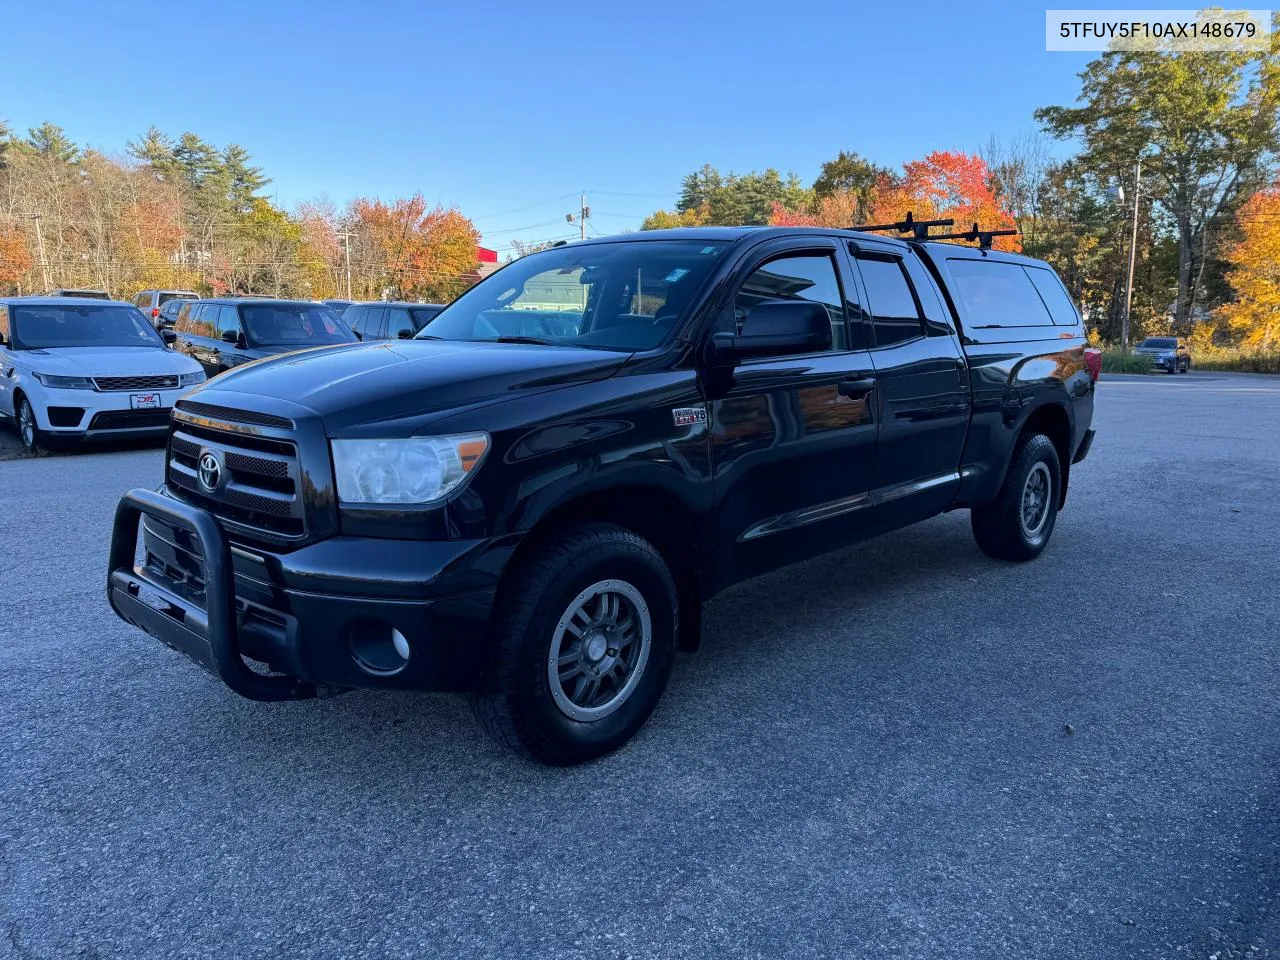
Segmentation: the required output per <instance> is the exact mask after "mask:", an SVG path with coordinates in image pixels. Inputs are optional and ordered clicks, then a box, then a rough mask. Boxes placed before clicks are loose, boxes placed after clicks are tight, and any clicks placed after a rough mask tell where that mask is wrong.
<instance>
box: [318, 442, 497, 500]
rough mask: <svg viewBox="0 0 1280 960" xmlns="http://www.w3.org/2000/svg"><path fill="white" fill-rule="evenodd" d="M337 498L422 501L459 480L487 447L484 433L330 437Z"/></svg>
mask: <svg viewBox="0 0 1280 960" xmlns="http://www.w3.org/2000/svg"><path fill="white" fill-rule="evenodd" d="M330 446H331V448H332V449H333V471H334V474H335V476H336V477H337V480H338V499H339V500H341V501H343V502H345V503H412V504H427V503H434V502H436V501H437V500H442V499H444V498H445V497H447V496H448V495H449V494H450V493H452V492H453V491H455V490H457V489H458V488H459V487H460V486H462V484H464V483H465V482H466V480H467V477H469V476H470V475H471V474H472V473H474V472H475V469H476V467H478V466H479V465H480V461H481V460H483V459H484V455H485V453H486V452H487V451H488V449H489V435H488V434H486V433H463V434H457V435H454V436H448V437H410V438H408V439H405V440H331V441H330Z"/></svg>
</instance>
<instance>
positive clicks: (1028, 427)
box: [1002, 400, 1072, 509]
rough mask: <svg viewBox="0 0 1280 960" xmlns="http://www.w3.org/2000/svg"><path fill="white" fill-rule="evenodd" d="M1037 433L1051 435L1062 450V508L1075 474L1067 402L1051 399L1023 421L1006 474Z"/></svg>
mask: <svg viewBox="0 0 1280 960" xmlns="http://www.w3.org/2000/svg"><path fill="white" fill-rule="evenodd" d="M1036 434H1043V435H1044V436H1046V437H1048V438H1049V439H1050V440H1051V441H1052V442H1053V446H1054V449H1055V450H1057V451H1058V465H1059V472H1060V473H1061V478H1060V479H1061V483H1060V484H1059V491H1058V508H1059V509H1061V508H1062V507H1063V505H1064V504H1066V502H1067V481H1068V479H1069V477H1070V473H1071V453H1072V451H1071V417H1070V415H1069V414H1068V413H1067V408H1066V405H1065V404H1062V403H1058V402H1057V401H1053V400H1050V401H1048V402H1046V403H1043V404H1041V405H1040V406H1038V407H1036V408H1035V409H1034V410H1032V411H1031V413H1030V414H1029V415H1028V416H1027V418H1026V419H1025V420H1023V421H1022V426H1021V427H1019V428H1018V432H1017V434H1016V435H1015V436H1014V440H1013V445H1012V446H1011V447H1010V449H1009V463H1006V464H1005V473H1006V474H1007V473H1008V470H1009V466H1010V464H1011V463H1012V462H1013V457H1014V456H1016V455H1017V453H1018V451H1019V450H1020V449H1021V448H1022V444H1023V443H1024V442H1025V440H1026V439H1027V438H1028V437H1033V436H1035V435H1036ZM1002 482H1003V480H1002Z"/></svg>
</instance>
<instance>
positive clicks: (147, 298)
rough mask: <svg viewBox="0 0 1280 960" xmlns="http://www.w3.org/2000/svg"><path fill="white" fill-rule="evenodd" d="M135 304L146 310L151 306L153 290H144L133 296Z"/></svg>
mask: <svg viewBox="0 0 1280 960" xmlns="http://www.w3.org/2000/svg"><path fill="white" fill-rule="evenodd" d="M133 305H134V306H135V307H137V308H138V309H140V310H145V309H146V308H147V307H150V306H151V292H150V291H144V292H143V293H140V294H138V295H137V296H136V297H134V298H133Z"/></svg>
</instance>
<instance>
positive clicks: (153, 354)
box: [20, 347, 202, 377]
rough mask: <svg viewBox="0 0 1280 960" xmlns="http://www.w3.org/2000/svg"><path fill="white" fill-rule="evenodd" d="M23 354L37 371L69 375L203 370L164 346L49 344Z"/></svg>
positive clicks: (156, 373)
mask: <svg viewBox="0 0 1280 960" xmlns="http://www.w3.org/2000/svg"><path fill="white" fill-rule="evenodd" d="M20 355H21V357H22V358H23V359H24V360H25V361H26V365H27V366H28V367H30V368H31V369H32V370H34V371H35V372H37V373H48V374H53V375H55V376H66V377H145V376H156V375H159V374H165V373H194V372H195V371H197V370H200V369H202V368H201V366H200V364H199V363H197V362H196V361H195V360H193V359H191V357H188V356H184V355H183V354H181V353H176V352H174V351H173V350H165V349H163V348H161V347H49V348H46V349H43V350H23V351H22V352H21V354H20Z"/></svg>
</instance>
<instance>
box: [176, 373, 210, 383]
mask: <svg viewBox="0 0 1280 960" xmlns="http://www.w3.org/2000/svg"><path fill="white" fill-rule="evenodd" d="M206 379H208V378H207V377H205V375H204V371H203V370H197V371H196V372H195V373H184V374H183V375H182V376H180V377H179V378H178V386H180V387H194V386H195V385H196V384H197V383H204V382H205V380H206Z"/></svg>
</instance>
